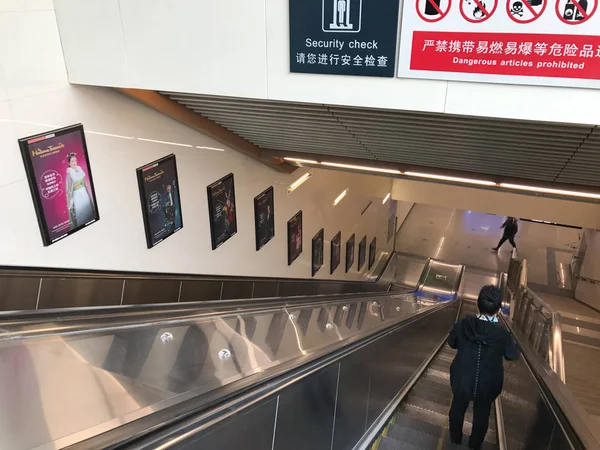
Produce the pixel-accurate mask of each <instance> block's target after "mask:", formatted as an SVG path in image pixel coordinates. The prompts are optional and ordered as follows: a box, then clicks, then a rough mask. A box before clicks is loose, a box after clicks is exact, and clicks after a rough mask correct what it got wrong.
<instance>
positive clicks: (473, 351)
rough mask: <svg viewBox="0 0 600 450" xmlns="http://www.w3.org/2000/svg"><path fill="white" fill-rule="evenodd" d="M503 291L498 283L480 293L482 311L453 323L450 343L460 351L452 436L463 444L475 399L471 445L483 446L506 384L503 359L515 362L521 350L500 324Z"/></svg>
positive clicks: (453, 369)
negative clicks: (469, 412) (467, 412)
mask: <svg viewBox="0 0 600 450" xmlns="http://www.w3.org/2000/svg"><path fill="white" fill-rule="evenodd" d="M501 306H502V293H501V292H500V289H498V288H497V287H496V286H491V285H490V286H484V287H483V288H482V289H481V291H480V292H479V298H478V299H477V308H478V309H479V314H477V315H475V316H467V317H465V318H464V319H462V320H459V321H458V322H456V324H455V325H454V328H453V329H452V331H451V332H450V336H449V337H448V345H450V347H452V348H453V349H456V350H458V351H457V353H456V356H455V357H454V361H452V365H451V366H450V384H451V386H452V394H453V399H452V406H451V407H450V414H449V416H450V417H449V419H450V422H449V423H450V438H451V440H452V442H454V443H456V444H461V443H462V439H463V423H464V420H465V413H466V411H467V408H468V407H469V403H471V402H473V431H472V433H471V437H470V439H469V448H471V449H480V448H481V445H482V444H483V441H484V439H485V435H486V433H487V430H488V426H489V421H490V414H491V410H492V405H493V403H494V401H495V400H496V397H498V396H499V395H500V393H501V392H502V387H503V385H504V366H503V359H506V360H508V361H515V360H516V359H517V358H518V357H519V354H520V352H519V349H518V347H517V344H516V343H515V341H514V339H513V338H512V336H511V335H510V333H509V332H508V330H507V329H506V328H504V327H503V326H502V325H500V324H499V323H498V317H497V315H498V312H499V311H500V307H501Z"/></svg>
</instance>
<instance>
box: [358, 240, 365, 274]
mask: <svg viewBox="0 0 600 450" xmlns="http://www.w3.org/2000/svg"><path fill="white" fill-rule="evenodd" d="M366 261H367V237H366V236H365V237H363V238H362V239H361V240H360V242H359V243H358V270H359V271H360V269H362V267H363V266H364V265H365V262H366Z"/></svg>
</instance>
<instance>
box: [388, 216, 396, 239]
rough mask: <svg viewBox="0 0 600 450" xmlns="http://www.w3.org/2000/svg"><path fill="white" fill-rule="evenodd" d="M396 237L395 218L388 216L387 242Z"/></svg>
mask: <svg viewBox="0 0 600 450" xmlns="http://www.w3.org/2000/svg"><path fill="white" fill-rule="evenodd" d="M395 235H396V216H390V218H389V219H388V235H387V241H388V242H390V241H391V240H392V238H393V237H394V236H395Z"/></svg>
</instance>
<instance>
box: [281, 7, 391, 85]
mask: <svg viewBox="0 0 600 450" xmlns="http://www.w3.org/2000/svg"><path fill="white" fill-rule="evenodd" d="M289 2H290V71H291V72H297V73H320V74H332V75H362V76H372V77H393V76H394V68H395V67H396V40H397V34H398V8H399V6H398V5H399V0H289Z"/></svg>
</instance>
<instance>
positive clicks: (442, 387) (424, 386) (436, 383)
mask: <svg viewBox="0 0 600 450" xmlns="http://www.w3.org/2000/svg"><path fill="white" fill-rule="evenodd" d="M413 389H414V390H419V391H420V390H427V391H431V392H437V393H439V394H440V395H445V396H448V395H450V396H452V390H451V389H450V383H449V382H448V381H447V380H443V379H441V378H438V377H435V376H432V375H429V374H427V373H425V374H424V375H423V376H422V377H421V378H420V379H419V382H418V383H417V384H416V385H415V387H414V388H413Z"/></svg>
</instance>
